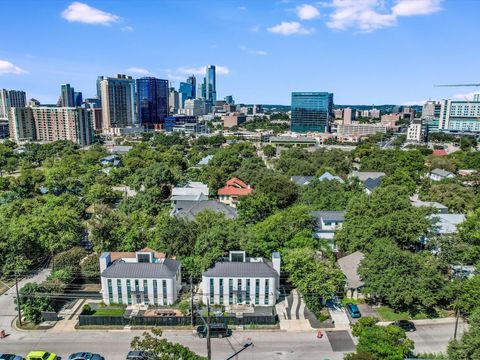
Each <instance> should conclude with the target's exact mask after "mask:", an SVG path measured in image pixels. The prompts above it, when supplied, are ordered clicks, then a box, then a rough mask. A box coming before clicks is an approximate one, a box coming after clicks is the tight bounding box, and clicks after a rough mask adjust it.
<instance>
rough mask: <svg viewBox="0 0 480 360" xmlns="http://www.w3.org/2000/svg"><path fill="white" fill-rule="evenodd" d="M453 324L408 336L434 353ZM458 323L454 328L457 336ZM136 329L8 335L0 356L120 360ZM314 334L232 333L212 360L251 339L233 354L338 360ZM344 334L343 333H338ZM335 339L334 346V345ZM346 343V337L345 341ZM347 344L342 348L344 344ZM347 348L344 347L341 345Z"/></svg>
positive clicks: (193, 342) (197, 345)
mask: <svg viewBox="0 0 480 360" xmlns="http://www.w3.org/2000/svg"><path fill="white" fill-rule="evenodd" d="M453 329H454V324H436V325H419V326H417V331H416V332H412V333H409V334H408V336H409V337H410V338H411V339H413V340H414V341H415V345H416V351H417V352H430V353H433V352H435V353H438V352H441V351H445V349H446V346H447V344H448V341H449V340H450V338H451V337H452V336H453ZM462 331H463V325H462V324H460V326H459V334H460V335H461V333H462ZM141 333H142V332H141V331H123V330H121V331H115V330H112V331H92V330H81V331H75V332H73V331H70V332H52V331H48V332H46V331H34V332H13V333H12V334H11V335H10V336H8V337H7V338H6V339H1V340H0V352H7V353H17V354H19V355H26V354H27V353H28V352H29V351H31V350H37V349H40V350H47V351H51V352H56V353H57V354H58V355H60V356H62V358H63V359H67V357H68V355H69V354H71V353H74V352H78V351H90V352H97V353H100V354H102V355H103V356H105V358H106V359H107V360H117V359H125V355H126V354H127V353H128V351H129V349H130V346H129V345H130V341H131V340H132V338H133V337H134V336H135V335H140V334H141ZM315 335H316V334H315V332H314V331H311V332H284V331H238V332H234V335H233V336H232V337H230V338H228V339H212V352H213V359H226V358H227V357H228V356H230V355H231V354H233V353H234V352H235V351H237V350H239V349H241V348H242V345H243V344H244V343H245V342H247V341H248V340H251V341H252V342H253V343H254V346H253V347H250V348H248V349H247V350H245V351H244V352H243V353H241V354H240V355H239V356H238V359H240V360H241V359H278V360H286V359H288V360H290V359H316V360H324V359H329V360H337V359H338V360H340V359H343V355H344V354H343V352H342V351H337V352H334V351H333V350H332V345H331V344H330V342H329V337H328V336H324V337H323V339H317V338H316V336H315ZM343 335H344V334H343ZM164 336H165V337H166V338H167V339H169V340H170V341H173V342H178V343H181V344H183V345H185V346H188V347H189V348H190V349H192V350H193V351H195V352H197V353H199V354H202V355H206V340H205V339H199V338H198V337H196V336H195V335H194V334H193V332H189V331H166V332H165V333H164ZM338 341H339V340H338V339H336V343H335V344H334V345H335V348H336V349H338V348H342V349H344V348H345V347H341V346H340V347H339V343H338ZM340 341H341V340H340ZM345 341H346V342H350V343H351V339H345ZM345 345H348V344H345ZM347 348H348V346H347Z"/></svg>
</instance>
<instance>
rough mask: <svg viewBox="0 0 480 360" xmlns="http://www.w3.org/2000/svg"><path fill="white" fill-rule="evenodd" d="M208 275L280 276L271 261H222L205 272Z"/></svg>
mask: <svg viewBox="0 0 480 360" xmlns="http://www.w3.org/2000/svg"><path fill="white" fill-rule="evenodd" d="M203 276H206V277H252V278H255V277H257V278H258V277H261V278H267V277H274V278H277V277H278V273H277V271H276V270H275V269H274V268H273V267H272V265H271V263H270V262H267V261H263V262H235V261H234V262H230V261H221V262H217V263H215V265H214V266H213V267H211V268H210V269H208V270H207V271H205V272H204V273H203Z"/></svg>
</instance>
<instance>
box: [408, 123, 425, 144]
mask: <svg viewBox="0 0 480 360" xmlns="http://www.w3.org/2000/svg"><path fill="white" fill-rule="evenodd" d="M421 140H422V120H421V119H414V120H412V122H411V123H410V125H409V126H408V130H407V141H414V142H420V141H421Z"/></svg>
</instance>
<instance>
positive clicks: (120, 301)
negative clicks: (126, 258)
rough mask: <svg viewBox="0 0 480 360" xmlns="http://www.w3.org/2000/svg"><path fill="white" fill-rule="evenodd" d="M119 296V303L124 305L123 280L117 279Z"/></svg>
mask: <svg viewBox="0 0 480 360" xmlns="http://www.w3.org/2000/svg"><path fill="white" fill-rule="evenodd" d="M117 294H118V303H119V304H123V295H122V280H120V279H117Z"/></svg>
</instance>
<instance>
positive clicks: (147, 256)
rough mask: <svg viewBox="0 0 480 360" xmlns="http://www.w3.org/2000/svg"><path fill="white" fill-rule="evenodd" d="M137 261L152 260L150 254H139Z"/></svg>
mask: <svg viewBox="0 0 480 360" xmlns="http://www.w3.org/2000/svg"><path fill="white" fill-rule="evenodd" d="M137 261H138V262H139V263H149V262H150V254H137Z"/></svg>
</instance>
